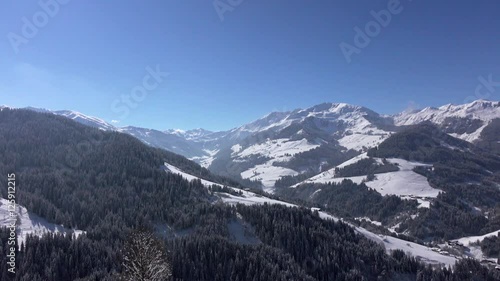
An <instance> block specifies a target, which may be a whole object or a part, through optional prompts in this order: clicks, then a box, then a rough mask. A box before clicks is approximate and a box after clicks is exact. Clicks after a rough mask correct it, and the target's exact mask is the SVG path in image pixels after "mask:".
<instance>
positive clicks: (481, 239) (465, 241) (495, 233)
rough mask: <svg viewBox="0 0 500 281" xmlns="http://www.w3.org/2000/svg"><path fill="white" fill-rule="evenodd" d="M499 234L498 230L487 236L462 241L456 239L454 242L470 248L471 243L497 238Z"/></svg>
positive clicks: (467, 238) (472, 237) (464, 238)
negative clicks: (487, 238) (492, 237)
mask: <svg viewBox="0 0 500 281" xmlns="http://www.w3.org/2000/svg"><path fill="white" fill-rule="evenodd" d="M499 233H500V230H497V231H493V232H490V233H487V234H485V235H481V236H468V237H462V238H460V239H455V240H453V241H456V242H459V243H460V244H462V245H464V246H468V245H470V244H471V243H475V242H481V241H483V240H484V238H486V237H491V236H497V235H498V234H499Z"/></svg>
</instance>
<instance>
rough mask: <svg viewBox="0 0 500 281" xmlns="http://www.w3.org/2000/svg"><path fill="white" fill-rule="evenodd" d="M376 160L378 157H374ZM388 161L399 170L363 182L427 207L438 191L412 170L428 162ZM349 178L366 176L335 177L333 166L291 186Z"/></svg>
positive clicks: (346, 163)
mask: <svg viewBox="0 0 500 281" xmlns="http://www.w3.org/2000/svg"><path fill="white" fill-rule="evenodd" d="M364 158H367V156H366V154H361V155H358V156H356V157H354V158H352V159H350V160H348V161H346V162H344V163H342V164H340V165H338V166H337V167H338V168H342V167H345V166H347V165H350V164H353V163H356V162H358V161H359V160H361V159H364ZM374 159H375V160H377V161H378V162H381V161H382V160H381V159H380V158H374ZM387 161H388V162H390V163H394V164H397V165H398V167H399V171H396V172H389V173H382V174H376V175H375V177H376V178H375V179H374V180H373V181H369V182H365V184H366V186H368V187H370V188H372V189H374V190H376V191H377V192H378V193H380V194H382V195H396V196H399V197H401V198H405V199H412V198H414V199H417V201H418V202H419V204H420V205H419V207H421V208H429V206H430V202H429V201H428V200H426V199H427V198H436V197H437V196H438V194H439V193H440V192H442V191H441V190H439V189H435V188H433V187H431V186H430V185H429V182H428V181H427V178H426V177H424V176H422V175H420V174H417V173H415V172H413V168H415V167H417V166H430V165H428V164H423V163H418V162H411V161H406V160H403V159H398V158H389V159H387ZM346 179H348V180H351V181H353V182H354V183H357V184H360V183H361V182H363V180H365V179H366V176H357V177H338V178H336V177H335V168H332V169H330V170H328V171H325V172H323V173H321V174H319V175H316V176H314V177H312V178H310V179H307V180H305V181H303V182H301V183H298V184H296V185H294V186H292V187H297V186H299V185H300V184H303V183H329V182H332V183H341V182H342V181H343V180H346Z"/></svg>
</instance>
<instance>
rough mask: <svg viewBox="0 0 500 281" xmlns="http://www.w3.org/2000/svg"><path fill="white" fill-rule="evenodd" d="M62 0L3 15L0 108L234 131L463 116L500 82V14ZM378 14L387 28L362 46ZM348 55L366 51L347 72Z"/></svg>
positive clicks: (13, 1) (423, 6)
mask: <svg viewBox="0 0 500 281" xmlns="http://www.w3.org/2000/svg"><path fill="white" fill-rule="evenodd" d="M54 1H56V0H42V1H40V2H37V1H18V0H4V1H2V3H1V4H0V18H1V21H2V24H1V25H0V36H1V37H0V54H2V56H1V57H0V97H1V99H0V104H6V105H10V106H15V107H24V106H35V107H44V108H49V109H73V110H77V111H80V112H83V113H85V114H89V115H94V116H98V117H101V118H103V119H105V120H106V121H111V120H117V121H119V123H117V124H118V125H119V126H125V125H135V126H142V127H149V128H156V129H167V128H182V129H191V128H198V127H202V128H206V129H211V130H224V129H229V128H232V127H235V126H238V125H241V124H244V123H247V122H249V121H252V120H254V119H257V118H259V117H261V116H263V115H265V114H267V113H269V112H271V111H284V110H292V109H295V108H304V107H308V106H312V105H315V104H318V103H322V102H346V103H351V104H356V105H364V106H367V107H369V108H371V109H373V110H375V111H377V112H380V113H387V114H391V113H396V112H399V111H402V110H404V109H406V108H408V107H425V106H439V105H443V104H447V103H456V104H459V103H463V102H464V101H465V100H466V99H467V97H470V96H471V95H474V93H475V92H474V91H475V89H476V87H477V85H478V83H479V82H478V77H480V76H483V77H487V76H488V75H492V77H493V80H494V81H500V55H499V52H498V46H500V36H498V28H499V27H500V17H499V16H498V13H499V11H500V2H498V1H489V0H483V1H431V0H413V1H410V0H401V1H400V2H399V4H397V3H396V2H393V1H396V0H385V1H369V0H364V1H347V0H345V1H330V0H316V1H305V0H303V1H298V0H276V1H264V0H241V3H239V5H236V4H238V0H232V1H231V0H218V1H219V2H215V3H217V5H216V6H217V7H219V9H224V8H226V9H227V10H226V11H225V12H221V11H222V10H219V12H217V9H216V8H215V7H214V2H213V1H210V0H209V1H200V0H198V1H194V0H178V1H173V0H172V1H167V0H150V1H126V0H123V1H112V0H109V1H102V0H86V1H82V0H71V1H68V0H64V1H63V0H59V1H60V2H61V3H62V2H68V3H66V4H60V3H58V2H54ZM40 3H49V4H48V5H46V6H47V7H49V8H48V9H44V8H43V6H44V5H41V4H40ZM54 3H57V5H54ZM230 3H233V4H235V5H233V6H231V4H230ZM396 4H397V6H391V5H396ZM389 6H390V7H392V10H390V9H389ZM395 7H397V9H396V8H395ZM381 10H384V11H389V14H390V15H391V20H390V22H388V24H384V25H385V26H381V25H380V24H379V27H380V30H378V31H377V30H375V31H377V32H376V33H372V35H373V37H370V36H369V37H368V38H369V39H370V42H369V44H367V46H361V45H356V44H355V40H354V39H355V35H356V32H355V29H354V28H355V27H359V28H360V29H361V30H365V28H366V26H367V25H370V22H373V21H374V20H375V19H374V16H373V15H372V14H371V13H370V12H371V11H375V12H379V11H381ZM396 10H397V11H399V12H397V13H392V12H390V11H396ZM45 11H49V12H50V14H47V13H48V12H45ZM44 13H45V15H46V16H45V18H44ZM221 13H222V16H223V20H221V17H220V16H219V14H221ZM382 14H383V13H382ZM23 18H25V19H26V21H28V24H27V23H26V21H23ZM31 24H32V25H33V26H34V27H35V29H36V30H35V31H33V30H32V29H31V30H30V28H29V26H28V27H26V26H27V25H31ZM33 26H31V27H33ZM372 27H373V26H372ZM375 31H373V32H375ZM342 42H344V43H346V44H349V45H351V46H354V47H356V46H358V47H360V46H361V47H360V48H358V53H353V54H352V55H351V56H350V62H347V60H346V57H345V56H344V54H343V52H342V50H341V48H340V47H339V45H340V44H341V43H342ZM147 69H149V71H148V70H147ZM155 69H158V71H159V72H161V73H169V75H168V76H166V75H163V74H161V76H160V79H159V80H156V79H154V77H148V75H149V76H151V75H150V74H149V73H150V72H151V70H152V71H153V72H154V71H155ZM157 78H158V77H157ZM144 81H146V82H144ZM144 83H146V84H144ZM145 88H148V89H146V90H144V89H145ZM141 89H142V90H144V91H142V90H141ZM141 91H142V92H141ZM132 93H135V94H134V95H133V96H132ZM499 93H500V88H498V90H497V91H496V92H491V94H490V95H489V96H488V97H489V99H492V100H498V99H499V98H498V97H499ZM131 96H132V97H134V98H135V99H133V100H132V103H130V97H131ZM126 98H129V102H128V103H126V102H124V100H123V99H126Z"/></svg>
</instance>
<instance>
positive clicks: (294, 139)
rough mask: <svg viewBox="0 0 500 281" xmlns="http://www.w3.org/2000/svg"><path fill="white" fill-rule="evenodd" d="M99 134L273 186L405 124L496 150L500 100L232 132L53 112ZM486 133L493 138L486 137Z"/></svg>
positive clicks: (299, 112)
mask: <svg viewBox="0 0 500 281" xmlns="http://www.w3.org/2000/svg"><path fill="white" fill-rule="evenodd" d="M29 109H31V110H36V111H42V112H52V113H54V114H58V115H61V116H65V117H67V118H70V119H73V120H75V121H78V122H80V123H83V124H86V125H89V126H93V127H97V128H100V129H102V130H112V131H119V132H123V133H127V134H130V135H132V136H134V137H136V138H138V139H140V140H141V141H143V142H144V143H146V144H149V145H151V146H155V147H159V148H163V149H166V150H169V151H172V152H175V153H178V154H181V155H183V156H186V157H188V158H189V159H192V160H194V161H196V162H198V163H200V164H201V165H203V166H205V167H207V168H209V169H210V170H212V171H213V172H216V173H219V174H223V175H227V176H232V177H241V178H243V179H249V180H253V181H260V182H262V183H263V185H264V186H265V187H268V188H270V187H272V186H273V185H274V183H275V182H276V180H278V179H280V178H281V177H283V176H294V175H298V174H303V173H310V174H315V173H319V172H321V171H325V170H327V169H329V168H333V167H335V166H336V165H339V164H341V163H342V162H344V161H347V160H349V159H350V158H352V157H354V156H356V155H359V154H361V153H363V152H366V151H367V150H368V149H370V148H372V147H375V146H377V145H378V144H380V143H381V142H382V141H384V140H385V139H387V138H388V137H389V136H390V135H392V134H394V133H395V132H398V131H400V130H401V129H402V128H404V127H405V126H408V125H415V124H418V123H421V122H425V121H430V122H432V123H434V124H436V125H437V126H438V127H440V129H442V130H443V131H444V132H446V133H448V134H450V135H451V136H454V137H457V138H460V139H463V140H466V141H468V142H475V143H477V142H481V141H482V140H483V139H487V141H488V143H487V144H485V145H484V146H485V147H488V149H490V147H497V146H498V141H500V139H498V138H500V133H498V134H497V133H496V132H497V130H498V123H499V122H496V121H498V120H500V102H497V101H485V100H477V101H474V102H471V103H468V104H463V105H451V104H449V105H444V106H441V107H439V108H432V107H427V108H424V109H422V110H415V111H405V112H402V113H399V114H395V115H381V114H378V113H376V112H374V111H372V110H370V109H368V108H365V107H362V106H356V105H349V104H346V103H323V104H319V105H315V106H312V107H309V108H306V109H296V110H293V111H287V112H272V113H270V114H268V115H266V116H264V117H262V118H260V119H258V120H256V121H253V122H251V123H248V124H245V125H242V126H240V127H237V128H233V129H231V130H228V131H220V132H212V131H208V130H204V129H201V128H200V129H194V130H187V131H184V130H179V129H169V130H164V131H158V130H153V129H147V128H140V127H115V126H113V125H112V124H110V123H108V122H106V121H104V120H102V119H99V118H96V117H92V116H87V115H84V114H82V113H79V112H75V111H67V110H61V111H49V110H45V109H36V108H29ZM494 121H495V122H494ZM483 131H485V132H488V136H487V137H486V136H483V135H485V134H483Z"/></svg>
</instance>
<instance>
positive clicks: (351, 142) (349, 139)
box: [338, 133, 389, 151]
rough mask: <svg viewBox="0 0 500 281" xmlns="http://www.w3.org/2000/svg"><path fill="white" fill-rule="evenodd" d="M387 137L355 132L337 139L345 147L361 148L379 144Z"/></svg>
mask: <svg viewBox="0 0 500 281" xmlns="http://www.w3.org/2000/svg"><path fill="white" fill-rule="evenodd" d="M388 137H389V135H388V134H386V135H368V134H364V133H355V134H352V135H347V136H344V137H342V138H341V139H339V140H338V142H339V144H340V145H341V146H343V147H345V148H347V149H354V150H358V151H359V150H363V149H367V148H372V147H375V146H377V145H379V144H380V143H381V142H383V141H384V140H385V139H387V138H388Z"/></svg>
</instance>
